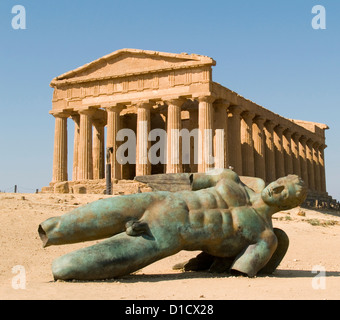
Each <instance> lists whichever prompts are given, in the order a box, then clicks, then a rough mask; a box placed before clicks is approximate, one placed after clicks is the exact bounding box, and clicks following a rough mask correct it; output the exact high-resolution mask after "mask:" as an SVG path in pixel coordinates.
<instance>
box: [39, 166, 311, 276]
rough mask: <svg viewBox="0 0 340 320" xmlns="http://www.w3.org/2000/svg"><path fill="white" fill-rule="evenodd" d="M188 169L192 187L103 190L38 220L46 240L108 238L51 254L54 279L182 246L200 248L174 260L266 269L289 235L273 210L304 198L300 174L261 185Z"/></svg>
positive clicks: (129, 264)
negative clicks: (109, 193) (106, 193)
mask: <svg viewBox="0 0 340 320" xmlns="http://www.w3.org/2000/svg"><path fill="white" fill-rule="evenodd" d="M188 176H189V178H190V182H191V189H192V190H191V191H189V190H184V191H178V192H169V191H154V192H148V193H138V194H132V195H123V196H116V197H112V198H106V199H102V200H98V201H95V202H92V203H90V204H87V205H85V206H82V207H79V208H77V209H74V210H72V211H71V212H69V213H66V214H64V215H62V216H60V217H54V218H50V219H48V220H46V221H44V222H43V223H41V224H40V226H39V229H38V232H39V235H40V238H41V240H42V241H43V246H44V247H47V246H51V245H60V244H70V243H75V242H83V241H89V240H96V239H104V238H108V239H106V240H103V241H101V242H99V243H97V244H95V245H92V246H90V247H86V248H83V249H80V250H77V251H74V252H71V253H68V254H66V255H64V256H61V257H59V258H57V259H55V260H54V261H53V263H52V272H53V276H54V279H55V280H58V279H61V280H73V279H75V280H102V279H109V278H116V277H121V276H124V275H128V274H130V273H132V272H135V271H137V270H139V269H141V268H143V267H145V266H147V265H149V264H151V263H153V262H155V261H157V260H160V259H163V258H165V257H168V256H171V255H174V254H176V253H178V252H179V251H181V250H188V251H197V250H199V251H202V253H201V254H200V255H198V256H197V257H196V258H194V259H192V260H190V261H189V262H186V263H183V264H180V265H177V266H175V267H176V268H184V269H185V270H205V269H208V270H210V271H211V272H226V271H230V270H234V271H237V272H240V273H242V274H246V275H248V276H249V277H254V276H255V275H256V274H257V273H258V272H265V273H272V272H273V271H274V270H275V269H276V267H277V266H278V265H279V263H280V262H281V260H282V259H283V257H284V255H285V254H286V251H287V248H288V243H289V241H288V237H287V235H286V234H285V233H284V232H283V231H282V230H280V229H273V225H272V219H271V217H272V215H273V214H274V213H276V212H279V211H281V210H288V209H291V208H294V207H296V206H299V205H300V204H302V203H303V201H304V200H305V198H306V193H307V192H306V188H305V187H304V183H303V181H302V180H301V179H300V178H299V177H298V176H295V175H289V176H287V177H282V178H280V179H278V180H277V181H274V182H272V183H271V184H269V185H268V186H267V187H265V183H264V181H263V180H261V179H258V178H254V179H255V182H256V183H255V187H253V188H250V187H249V186H247V185H245V184H244V183H243V182H242V181H241V180H240V177H239V176H238V175H237V174H236V173H235V172H233V171H232V170H229V169H225V170H222V171H221V170H215V171H212V172H210V173H207V174H202V173H196V174H188ZM255 190H256V191H255Z"/></svg>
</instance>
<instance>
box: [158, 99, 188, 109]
mask: <svg viewBox="0 0 340 320" xmlns="http://www.w3.org/2000/svg"><path fill="white" fill-rule="evenodd" d="M185 100H186V99H184V98H179V97H177V98H175V97H174V98H169V99H164V100H163V102H164V103H165V104H166V105H167V106H169V105H174V106H176V107H181V106H182V105H183V104H184V102H185Z"/></svg>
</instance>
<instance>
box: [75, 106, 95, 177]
mask: <svg viewBox="0 0 340 320" xmlns="http://www.w3.org/2000/svg"><path fill="white" fill-rule="evenodd" d="M79 114H80V135H79V150H78V152H79V154H78V156H79V158H78V159H79V160H78V165H79V167H78V180H91V179H93V162H92V119H91V116H92V115H93V111H92V110H90V109H87V110H81V111H79Z"/></svg>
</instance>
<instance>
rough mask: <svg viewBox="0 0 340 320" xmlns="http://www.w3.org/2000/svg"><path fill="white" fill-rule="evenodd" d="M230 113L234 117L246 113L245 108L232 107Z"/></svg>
mask: <svg viewBox="0 0 340 320" xmlns="http://www.w3.org/2000/svg"><path fill="white" fill-rule="evenodd" d="M228 110H229V112H230V113H232V114H233V115H240V114H241V113H242V111H244V109H243V107H241V106H236V105H232V106H230V107H229V108H228Z"/></svg>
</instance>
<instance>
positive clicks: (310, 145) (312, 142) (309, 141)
mask: <svg viewBox="0 0 340 320" xmlns="http://www.w3.org/2000/svg"><path fill="white" fill-rule="evenodd" d="M313 145H314V141H313V140H312V139H308V140H307V146H308V147H309V148H313Z"/></svg>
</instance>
